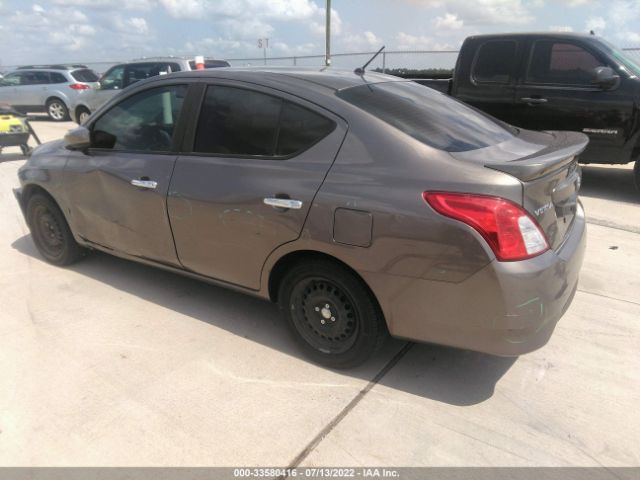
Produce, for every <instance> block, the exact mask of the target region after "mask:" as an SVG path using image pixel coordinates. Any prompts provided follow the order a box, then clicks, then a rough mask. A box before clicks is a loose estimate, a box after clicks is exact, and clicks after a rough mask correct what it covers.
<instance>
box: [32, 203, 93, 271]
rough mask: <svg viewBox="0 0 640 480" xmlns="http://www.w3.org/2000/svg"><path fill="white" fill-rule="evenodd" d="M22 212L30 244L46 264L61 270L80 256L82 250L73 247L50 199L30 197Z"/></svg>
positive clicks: (68, 231) (75, 244)
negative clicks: (29, 233)
mask: <svg viewBox="0 0 640 480" xmlns="http://www.w3.org/2000/svg"><path fill="white" fill-rule="evenodd" d="M26 212H27V215H26V217H27V223H28V225H29V230H31V236H32V237H33V242H34V243H35V244H36V248H37V249H38V251H39V252H40V254H41V255H42V256H43V257H44V259H45V260H46V261H47V262H49V263H52V264H54V265H59V266H64V265H70V264H72V263H74V262H77V261H78V260H79V259H80V258H81V257H82V256H83V254H84V249H83V248H82V247H81V246H80V245H78V244H77V243H76V241H75V239H74V238H73V234H72V233H71V229H70V228H69V225H68V224H67V221H66V220H65V218H64V215H63V214H62V212H61V211H60V209H59V208H58V206H57V205H56V204H55V202H54V201H53V200H52V199H51V198H49V197H48V196H46V195H43V194H40V193H35V194H33V195H32V196H31V197H29V200H28V202H27V209H26Z"/></svg>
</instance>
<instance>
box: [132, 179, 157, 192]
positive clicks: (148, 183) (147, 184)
mask: <svg viewBox="0 0 640 480" xmlns="http://www.w3.org/2000/svg"><path fill="white" fill-rule="evenodd" d="M131 185H133V186H134V187H140V188H149V189H151V190H153V189H154V188H156V187H157V186H158V182H154V181H153V180H143V179H140V180H137V179H133V180H131Z"/></svg>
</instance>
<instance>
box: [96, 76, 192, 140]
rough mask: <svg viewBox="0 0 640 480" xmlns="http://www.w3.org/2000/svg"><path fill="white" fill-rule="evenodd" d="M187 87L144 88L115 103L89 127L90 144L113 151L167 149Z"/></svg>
mask: <svg viewBox="0 0 640 480" xmlns="http://www.w3.org/2000/svg"><path fill="white" fill-rule="evenodd" d="M186 91H187V87H186V86H185V85H177V86H170V87H162V88H153V89H150V90H145V91H144V92H140V93H138V94H136V95H133V96H132V97H129V98H127V99H126V100H123V101H122V102H120V103H118V104H117V105H115V106H114V107H112V108H111V109H110V110H108V111H107V112H106V113H105V114H104V115H102V116H101V117H100V118H99V119H98V120H97V121H96V122H95V124H94V125H93V128H92V134H91V136H92V146H93V147H95V148H108V149H113V150H134V151H155V152H167V151H169V150H170V149H171V142H172V137H173V130H174V127H175V125H176V122H177V121H178V118H179V115H180V111H181V110H182V104H183V101H184V96H185V94H186Z"/></svg>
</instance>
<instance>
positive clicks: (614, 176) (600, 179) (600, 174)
mask: <svg viewBox="0 0 640 480" xmlns="http://www.w3.org/2000/svg"><path fill="white" fill-rule="evenodd" d="M580 196H583V197H593V198H600V199H603V200H614V201H618V202H625V203H633V204H638V203H640V191H638V190H637V189H636V186H635V184H634V182H633V170H632V169H629V168H620V167H615V166H608V165H607V166H595V165H582V186H581V187H580Z"/></svg>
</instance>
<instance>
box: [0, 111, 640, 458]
mask: <svg viewBox="0 0 640 480" xmlns="http://www.w3.org/2000/svg"><path fill="white" fill-rule="evenodd" d="M33 125H34V127H35V128H36V131H37V132H38V133H39V134H40V135H41V137H42V138H43V140H44V139H49V140H50V139H53V138H59V137H60V136H62V135H63V134H64V132H65V131H66V130H67V129H68V128H71V127H72V126H73V125H72V124H70V123H65V124H56V123H52V122H48V121H38V122H33ZM12 152H14V151H13V150H10V149H7V150H5V153H4V154H3V155H2V156H1V157H0V225H2V227H3V228H1V229H0V272H2V273H1V274H0V306H1V308H0V465H2V466H18V465H21V466H44V465H74V466H81V465H105V466H106V465H119V466H125V465H137V466H146V465H148V466H151V465H156V466H161V465H166V466H187V465H201V466H220V465H225V466H230V465H231V466H234V465H278V466H287V465H291V464H293V463H296V464H300V465H313V466H326V465H331V466H338V465H349V466H360V465H362V466H365V465H366V466H369V465H380V466H382V465H384V466H427V465H429V466H521V465H522V466H525V465H526V466H533V465H537V466H602V465H604V466H637V465H640V447H639V445H640V429H638V428H637V426H638V425H640V413H639V411H638V408H637V406H638V405H639V404H640V373H639V371H638V365H640V348H639V347H640V336H639V334H638V319H639V318H640V300H639V299H638V292H639V291H640V288H639V287H640V285H639V284H640V229H639V228H638V227H639V226H640V193H638V192H636V191H635V190H634V189H633V185H632V179H631V170H630V168H629V167H608V166H607V167H601V166H587V167H585V168H584V183H583V185H584V186H583V195H582V200H583V202H584V204H585V210H586V211H587V215H588V218H589V222H590V225H589V241H588V247H587V255H586V259H585V265H584V269H583V272H582V277H581V280H580V286H579V291H578V293H577V295H576V298H575V300H574V303H573V305H572V307H571V308H570V310H569V311H568V312H567V314H566V315H565V317H564V318H563V319H562V320H561V322H560V324H559V325H558V327H557V329H556V331H555V333H554V335H553V337H552V339H551V341H550V343H549V344H548V345H547V346H545V347H544V348H542V349H540V350H538V351H537V352H534V353H532V354H529V355H525V356H523V357H520V358H518V359H505V358H498V357H491V356H488V355H482V354H478V353H473V352H467V351H460V350H454V349H449V348H444V347H437V346H429V345H412V346H409V347H407V346H406V345H407V344H406V343H405V342H401V341H391V342H389V343H388V344H387V345H386V347H385V349H384V351H382V352H381V353H380V354H379V355H377V356H376V357H375V358H374V359H373V360H372V361H371V362H369V363H368V364H367V365H365V366H363V367H361V368H359V369H356V370H354V371H349V372H334V371H331V370H327V369H323V368H320V367H317V366H315V365H313V364H310V363H309V362H307V361H306V360H305V359H304V358H302V357H300V356H299V355H298V353H297V351H296V349H295V346H294V344H293V342H292V340H291V339H290V338H289V336H288V334H287V332H286V329H285V326H284V325H283V323H282V322H281V321H280V319H279V317H278V313H277V311H276V309H275V308H274V307H273V306H272V305H270V304H268V303H266V302H262V301H260V300H256V299H253V298H250V297H247V296H244V295H241V294H238V293H234V292H231V291H227V290H224V289H221V288H217V287H212V286H210V285H206V284H202V283H199V282H196V281H193V280H190V279H186V278H182V277H180V276H176V275H173V274H169V273H166V272H162V271H159V270H155V269H152V268H149V267H145V266H141V265H137V264H134V263H130V262H126V261H123V260H120V259H116V258H113V257H109V256H107V255H103V254H94V255H91V256H89V257H88V258H87V259H86V260H85V261H83V262H81V263H79V264H77V265H75V266H73V267H71V268H68V269H60V268H55V267H52V266H50V265H48V264H46V263H45V262H44V261H42V260H41V259H40V257H39V256H38V254H37V252H36V251H35V247H34V246H33V243H32V241H31V238H30V236H29V234H28V230H27V228H26V226H25V223H24V220H23V219H22V217H21V214H20V212H19V209H18V206H17V204H16V203H15V200H14V199H13V195H12V192H11V188H12V187H13V186H15V185H17V178H16V171H17V169H18V167H19V166H20V165H21V163H22V161H21V160H19V158H20V155H19V153H18V150H15V153H12Z"/></svg>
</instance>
